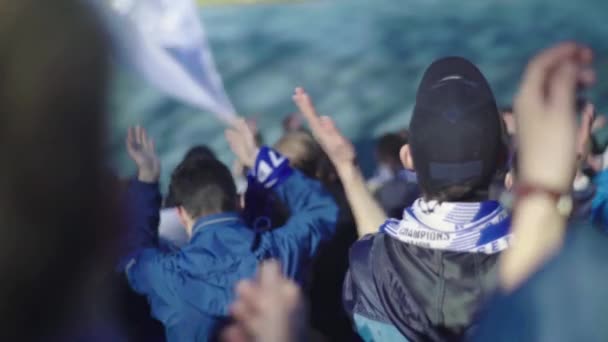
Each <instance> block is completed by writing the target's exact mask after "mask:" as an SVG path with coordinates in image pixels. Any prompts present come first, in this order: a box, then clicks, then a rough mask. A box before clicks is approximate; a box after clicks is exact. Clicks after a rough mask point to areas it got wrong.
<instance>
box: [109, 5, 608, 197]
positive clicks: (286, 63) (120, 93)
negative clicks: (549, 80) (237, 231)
mask: <svg viewBox="0 0 608 342" xmlns="http://www.w3.org/2000/svg"><path fill="white" fill-rule="evenodd" d="M200 15H201V18H202V21H203V24H204V26H205V29H206V31H207V34H208V38H209V43H210V45H211V48H212V52H213V54H214V56H215V61H216V64H217V67H218V69H219V72H220V74H221V75H222V76H223V79H224V83H225V88H226V91H227V93H228V95H229V96H230V98H231V99H232V101H233V103H234V105H235V107H236V108H237V110H238V111H239V113H240V114H241V115H243V116H248V117H255V118H256V119H257V122H258V127H259V128H260V130H261V133H262V134H263V136H264V140H265V142H266V143H268V144H272V143H274V141H275V140H276V139H277V138H278V137H279V135H280V134H281V120H282V119H283V118H284V117H285V116H286V115H288V114H289V113H292V112H294V111H295V107H294V105H293V104H292V102H291V94H292V92H293V88H294V87H296V86H298V85H302V86H304V87H306V89H307V90H308V91H309V92H310V93H311V94H312V95H313V97H314V99H315V101H316V103H317V106H318V109H319V111H320V112H322V113H323V114H325V115H331V116H332V117H334V118H335V120H336V121H337V124H338V126H339V127H340V128H341V129H342V130H344V132H345V133H346V134H347V135H348V136H349V137H350V138H351V139H352V140H353V141H354V142H355V144H356V145H357V148H358V150H359V156H360V161H361V164H362V166H363V168H364V171H365V172H366V173H367V174H369V173H370V172H371V171H372V169H373V161H372V158H373V156H372V148H373V139H374V138H375V137H377V136H378V135H380V134H382V133H385V132H388V131H394V130H398V129H400V128H403V127H406V126H407V125H408V121H409V116H410V111H411V108H412V104H413V100H414V95H415V91H416V87H417V84H418V82H419V80H420V77H421V75H422V72H423V71H424V69H425V68H426V66H428V65H429V64H430V63H431V62H432V61H433V60H435V59H437V58H439V57H442V56H446V55H460V56H464V57H466V58H469V59H470V60H472V61H473V62H474V63H476V64H477V65H478V66H479V67H480V69H481V70H482V71H483V72H484V74H485V75H486V77H487V78H488V79H489V81H490V84H491V85H492V87H493V89H494V92H495V94H496V97H497V99H498V102H499V104H501V105H507V104H510V103H511V100H512V96H513V92H514V91H515V89H516V87H517V84H518V81H519V77H520V75H521V73H522V71H523V68H524V67H525V64H526V61H527V60H528V59H529V57H530V56H532V54H533V53H534V52H536V51H538V50H539V49H542V48H544V47H547V46H549V45H551V44H552V43H554V42H557V41H560V40H564V39H574V40H578V41H581V42H584V43H587V44H589V45H590V46H591V47H593V48H594V50H595V51H596V53H597V60H596V65H597V67H598V70H599V84H598V86H597V87H596V88H595V89H594V91H593V92H591V93H590V94H589V97H590V98H591V99H593V101H594V102H595V103H596V104H597V105H598V107H599V110H600V111H601V110H608V68H607V66H608V63H607V62H608V44H607V41H608V19H607V18H606V16H607V15H608V1H607V0H579V1H561V0H560V1H558V0H555V1H553V0H460V1H455V0H373V1H372V0H367V1H363V0H319V1H309V2H298V3H272V4H257V5H230V6H205V7H201V8H200ZM115 76H116V77H115V80H114V84H113V89H112V97H111V100H110V103H111V112H112V116H113V120H112V122H111V127H110V133H111V135H110V141H109V148H110V152H111V155H112V157H113V163H114V165H115V169H116V170H117V171H118V172H119V173H120V174H121V175H123V176H126V175H129V174H130V173H131V172H133V168H132V165H131V164H130V163H129V161H128V159H127V156H126V152H125V151H124V147H123V142H124V135H125V132H126V128H127V127H128V126H129V125H133V124H136V123H140V124H142V125H144V126H145V127H146V128H148V129H149V131H150V133H151V134H152V136H154V137H155V138H156V140H157V145H158V148H159V152H160V155H161V159H162V166H163V171H164V174H163V180H164V183H165V185H166V181H167V177H168V175H169V173H170V172H171V170H172V169H173V168H174V167H175V166H176V164H177V163H178V162H179V160H180V159H181V157H182V156H183V154H184V153H185V151H186V150H187V149H188V148H189V147H190V146H192V145H194V144H207V145H209V146H211V147H212V148H213V149H214V150H215V151H216V152H217V153H218V155H219V156H220V158H221V159H222V160H223V161H224V162H226V163H232V159H233V157H232V155H231V154H230V151H229V149H228V145H227V143H226V142H225V141H224V138H223V127H222V125H221V124H220V123H219V122H218V121H217V120H216V119H215V117H214V116H212V115H210V114H208V113H202V112H200V111H198V110H196V109H194V108H191V107H188V106H185V105H183V104H181V103H179V102H176V101H174V100H172V99H169V98H167V97H166V96H164V95H163V94H162V93H160V92H158V91H157V90H156V89H154V88H151V87H150V86H148V85H146V84H145V83H144V82H143V81H142V80H141V78H139V77H138V75H136V74H134V73H133V72H131V71H130V70H127V69H125V68H123V67H121V66H118V65H117V66H116V73H115Z"/></svg>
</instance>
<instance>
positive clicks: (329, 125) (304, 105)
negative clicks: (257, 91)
mask: <svg viewBox="0 0 608 342" xmlns="http://www.w3.org/2000/svg"><path fill="white" fill-rule="evenodd" d="M293 101H294V102H295V104H296V106H298V109H299V110H300V112H301V113H302V115H303V116H304V118H305V119H306V121H307V122H308V125H309V126H310V130H311V131H312V134H313V136H314V137H315V139H316V140H317V141H318V142H319V145H321V148H323V151H325V153H326V154H327V156H328V157H329V159H330V160H331V161H332V163H333V164H334V166H335V167H336V169H338V170H339V169H340V168H341V167H345V166H352V164H353V163H354V162H355V158H356V153H355V148H354V147H353V144H352V143H351V142H350V141H349V140H348V139H347V138H346V137H344V135H343V134H342V133H341V132H340V131H339V130H338V128H337V127H336V125H335V124H334V122H333V120H332V119H331V118H330V117H327V116H319V115H318V114H317V111H316V109H315V107H314V105H313V103H312V100H311V99H310V96H309V95H308V94H307V93H306V91H305V90H304V89H303V88H296V90H295V94H294V95H293Z"/></svg>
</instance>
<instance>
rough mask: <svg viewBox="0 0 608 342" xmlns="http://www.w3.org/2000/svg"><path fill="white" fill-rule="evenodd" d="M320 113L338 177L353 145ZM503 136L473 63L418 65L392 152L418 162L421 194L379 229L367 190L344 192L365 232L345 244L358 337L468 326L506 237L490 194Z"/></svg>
mask: <svg viewBox="0 0 608 342" xmlns="http://www.w3.org/2000/svg"><path fill="white" fill-rule="evenodd" d="M295 99H296V101H297V102H299V103H300V105H301V106H302V108H304V109H308V111H309V112H310V113H307V111H303V112H304V113H305V114H307V115H306V116H307V118H309V117H310V118H309V121H311V122H313V123H314V121H315V120H316V118H315V112H314V108H313V107H312V105H311V103H310V100H309V99H308V97H307V95H306V94H305V93H303V91H301V90H300V93H296V97H295ZM306 107H308V108H306ZM328 120H330V119H328V118H321V119H320V121H318V123H317V124H315V125H311V128H312V129H313V132H315V135H316V136H317V138H318V139H320V142H321V143H322V145H323V146H324V149H326V150H327V154H328V155H329V156H330V158H331V159H332V161H333V162H334V163H335V164H338V165H336V169H337V170H338V172H339V173H340V174H341V177H349V176H348V174H349V173H350V174H356V173H357V172H356V170H355V171H354V172H353V169H354V168H353V167H352V164H353V161H354V152H352V150H351V149H349V148H348V144H347V142H346V141H345V139H344V138H343V136H341V135H340V134H339V132H338V131H337V130H336V129H335V128H334V126H333V124H332V123H331V122H329V121H328ZM315 126H318V127H317V128H315ZM505 141H506V139H504V138H503V132H502V123H501V118H500V115H499V112H498V109H497V107H496V102H495V100H494V96H493V94H492V91H491V89H490V87H489V85H488V82H487V81H486V79H485V78H484V77H483V75H482V74H481V72H480V71H479V70H478V69H477V68H476V67H475V66H474V65H473V64H471V63H470V62H469V61H467V60H465V59H463V58H458V57H449V58H444V59H440V60H438V61H436V62H435V63H433V64H432V65H431V66H430V67H429V68H428V69H427V70H426V72H425V74H424V77H423V79H422V82H421V84H420V87H419V89H418V94H417V96H416V106H415V108H414V113H413V117H412V120H411V123H410V139H409V142H408V144H406V145H404V146H403V147H402V148H401V151H400V153H399V154H400V158H401V161H402V163H403V164H404V166H405V167H406V168H408V169H413V170H415V171H416V173H417V176H418V183H419V185H420V190H421V192H422V197H421V198H420V199H418V200H416V201H415V202H414V204H413V205H412V206H411V207H409V208H406V210H405V212H404V215H403V218H402V219H401V220H393V219H391V220H388V221H386V222H385V223H384V224H383V225H381V226H380V229H379V232H378V231H377V230H376V227H377V225H376V224H375V222H379V221H381V220H382V218H381V217H382V213H381V210H376V209H375V208H374V203H373V201H370V200H368V199H366V197H367V196H368V195H366V194H365V193H363V192H362V191H357V194H356V196H351V197H353V198H349V202H350V203H351V207H352V210H353V214H354V215H355V217H356V218H357V225H358V230H359V232H360V235H361V236H363V235H365V234H368V235H365V236H364V237H363V238H362V239H361V240H359V241H358V242H357V243H355V244H354V245H353V247H352V248H351V251H350V256H349V259H350V270H349V273H348V274H347V277H346V279H345V284H344V304H345V308H346V310H347V311H348V312H349V313H350V315H351V317H352V319H353V322H354V325H355V327H356V329H357V331H358V332H359V335H360V336H361V337H362V338H363V339H364V340H366V341H451V340H459V339H462V338H464V337H465V336H466V335H467V332H468V331H469V330H470V327H471V325H472V323H473V322H474V317H475V314H476V312H477V310H478V308H479V306H480V304H481V303H482V302H483V301H484V300H485V299H486V298H487V296H488V295H490V294H491V292H492V291H493V290H494V289H495V286H496V283H497V279H496V275H497V270H498V263H497V261H498V254H499V252H500V251H502V250H504V249H505V248H507V247H508V245H509V238H510V235H509V228H510V217H509V214H508V213H507V211H506V210H505V209H504V208H502V207H501V205H500V204H499V203H498V202H496V201H489V200H488V190H489V187H490V184H491V183H492V181H493V178H494V176H495V174H496V171H497V170H498V169H499V168H501V167H502V166H503V165H504V163H505V161H506V156H507V146H506V144H505ZM345 151H346V152H348V151H350V152H348V153H346V152H345ZM333 152H335V153H334V154H332V153H333ZM345 154H346V155H349V156H350V157H344V155H345ZM349 162H350V164H351V166H350V171H348V169H349V166H348V164H349ZM355 168H356V167H355ZM341 170H347V171H341ZM351 178H352V177H351ZM343 182H344V183H345V184H350V185H349V188H353V187H355V186H356V184H357V182H355V181H353V182H348V180H347V179H343ZM346 188H347V186H346V185H345V189H346ZM359 188H361V187H360V186H359ZM346 190H347V195H348V194H349V191H348V190H349V189H346ZM354 192H355V190H351V191H350V193H351V194H354ZM378 211H379V212H380V214H378ZM366 216H367V218H366ZM384 217H386V216H384Z"/></svg>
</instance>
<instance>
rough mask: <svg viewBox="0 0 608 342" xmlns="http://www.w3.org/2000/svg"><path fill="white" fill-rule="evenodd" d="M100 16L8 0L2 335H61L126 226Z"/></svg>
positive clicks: (56, 4) (1, 60) (3, 26)
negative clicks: (110, 139)
mask: <svg viewBox="0 0 608 342" xmlns="http://www.w3.org/2000/svg"><path fill="white" fill-rule="evenodd" d="M97 19H98V18H96V17H95V16H94V15H93V14H92V13H91V11H90V10H89V9H88V8H87V7H86V6H84V5H83V4H82V3H81V2H79V1H70V0H53V1H34V0H19V1H4V2H2V5H1V6H0V75H2V77H0V113H1V114H0V120H1V123H0V154H1V155H3V156H7V157H8V156H10V157H9V158H8V159H9V160H8V161H7V162H6V163H4V164H3V165H2V168H0V189H1V190H0V234H1V236H2V242H1V243H0V250H1V251H2V257H0V274H2V275H3V277H4V278H3V281H2V284H1V285H0V316H1V317H3V320H4V322H3V328H2V329H1V330H2V331H0V340H21V341H29V340H38V339H39V338H41V337H42V336H45V338H48V337H49V335H52V334H53V332H51V331H49V329H55V328H57V327H58V325H59V324H60V323H62V322H61V321H62V320H64V318H66V314H68V310H73V309H74V308H75V305H76V301H77V300H78V299H80V298H79V297H80V294H82V291H81V290H82V287H83V286H82V283H83V282H84V281H85V280H86V279H87V277H88V276H89V273H88V272H90V271H91V270H92V269H95V267H94V266H93V263H96V262H98V261H97V260H98V258H99V257H100V255H102V253H107V251H105V249H106V248H107V247H108V244H109V243H110V242H111V241H113V239H114V238H115V237H116V236H117V234H118V231H119V229H118V227H117V226H118V225H117V224H115V223H117V222H113V223H110V222H108V221H109V220H110V219H113V218H115V217H116V215H115V213H113V212H111V211H110V206H111V205H112V203H113V201H112V200H111V199H110V197H109V193H108V190H109V188H110V187H108V185H107V182H106V178H105V171H104V169H103V167H102V165H103V164H104V160H103V141H104V138H103V137H104V136H105V134H104V132H105V115H104V114H105V113H106V110H105V100H106V98H105V95H106V94H105V93H106V87H107V71H108V66H109V65H108V62H109V60H108V55H107V53H108V50H107V49H108V44H107V41H106V39H105V36H104V34H103V32H102V29H101V26H100V25H99V21H98V20H97ZM106 256H107V255H106ZM97 266H99V265H97ZM12 334H15V335H14V336H12ZM9 336H12V337H9Z"/></svg>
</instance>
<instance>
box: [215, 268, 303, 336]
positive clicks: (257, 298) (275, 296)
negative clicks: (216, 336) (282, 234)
mask: <svg viewBox="0 0 608 342" xmlns="http://www.w3.org/2000/svg"><path fill="white" fill-rule="evenodd" d="M236 291H237V295H238V299H237V301H236V302H235V303H234V304H233V305H232V310H231V311H232V315H233V317H234V319H235V321H236V323H235V324H234V325H232V326H230V327H229V328H228V329H226V331H224V333H223V340H224V341H229V342H242V341H257V342H295V341H302V340H303V335H304V330H305V314H304V305H303V303H302V296H301V293H300V289H299V288H298V286H297V285H296V284H295V283H293V282H292V281H290V280H288V279H287V278H285V277H283V275H281V269H280V266H279V264H278V263H277V262H276V261H266V262H264V263H263V264H262V265H261V267H260V271H259V273H258V279H256V281H247V280H246V281H241V282H240V283H239V284H238V285H237V290H236Z"/></svg>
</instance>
